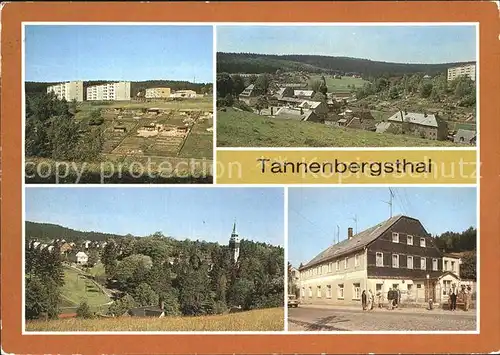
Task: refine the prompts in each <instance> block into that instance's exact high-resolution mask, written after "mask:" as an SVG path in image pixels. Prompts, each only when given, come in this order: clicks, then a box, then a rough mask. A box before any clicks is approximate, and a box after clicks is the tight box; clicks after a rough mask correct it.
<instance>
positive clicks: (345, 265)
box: [344, 258, 349, 270]
mask: <svg viewBox="0 0 500 355" xmlns="http://www.w3.org/2000/svg"><path fill="white" fill-rule="evenodd" d="M348 259H349V258H345V259H344V270H345V269H347V261H348Z"/></svg>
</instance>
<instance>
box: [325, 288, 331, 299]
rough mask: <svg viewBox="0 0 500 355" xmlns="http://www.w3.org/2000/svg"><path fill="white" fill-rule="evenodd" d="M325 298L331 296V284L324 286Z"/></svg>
mask: <svg viewBox="0 0 500 355" xmlns="http://www.w3.org/2000/svg"><path fill="white" fill-rule="evenodd" d="M326 298H332V285H327V286H326Z"/></svg>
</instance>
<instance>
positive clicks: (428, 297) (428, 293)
mask: <svg viewBox="0 0 500 355" xmlns="http://www.w3.org/2000/svg"><path fill="white" fill-rule="evenodd" d="M425 277H426V279H427V302H429V309H432V300H431V292H430V291H431V290H430V288H429V274H427V275H425Z"/></svg>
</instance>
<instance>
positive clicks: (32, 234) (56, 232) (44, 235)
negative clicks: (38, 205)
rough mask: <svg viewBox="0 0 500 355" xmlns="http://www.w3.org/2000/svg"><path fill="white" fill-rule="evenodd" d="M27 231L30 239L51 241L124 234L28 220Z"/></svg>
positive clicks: (74, 240) (78, 240)
mask: <svg viewBox="0 0 500 355" xmlns="http://www.w3.org/2000/svg"><path fill="white" fill-rule="evenodd" d="M25 233H26V236H29V238H30V239H37V240H38V241H44V242H50V241H52V240H55V239H62V238H64V239H65V240H66V241H67V242H75V243H78V242H83V241H85V240H90V241H106V240H108V239H110V238H121V237H123V236H121V235H116V234H109V233H101V232H94V231H89V232H84V231H78V230H74V229H71V228H66V227H63V226H60V225H57V224H52V223H38V222H31V221H26V223H25Z"/></svg>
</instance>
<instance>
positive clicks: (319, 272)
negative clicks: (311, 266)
mask: <svg viewBox="0 0 500 355" xmlns="http://www.w3.org/2000/svg"><path fill="white" fill-rule="evenodd" d="M318 275H321V266H318Z"/></svg>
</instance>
